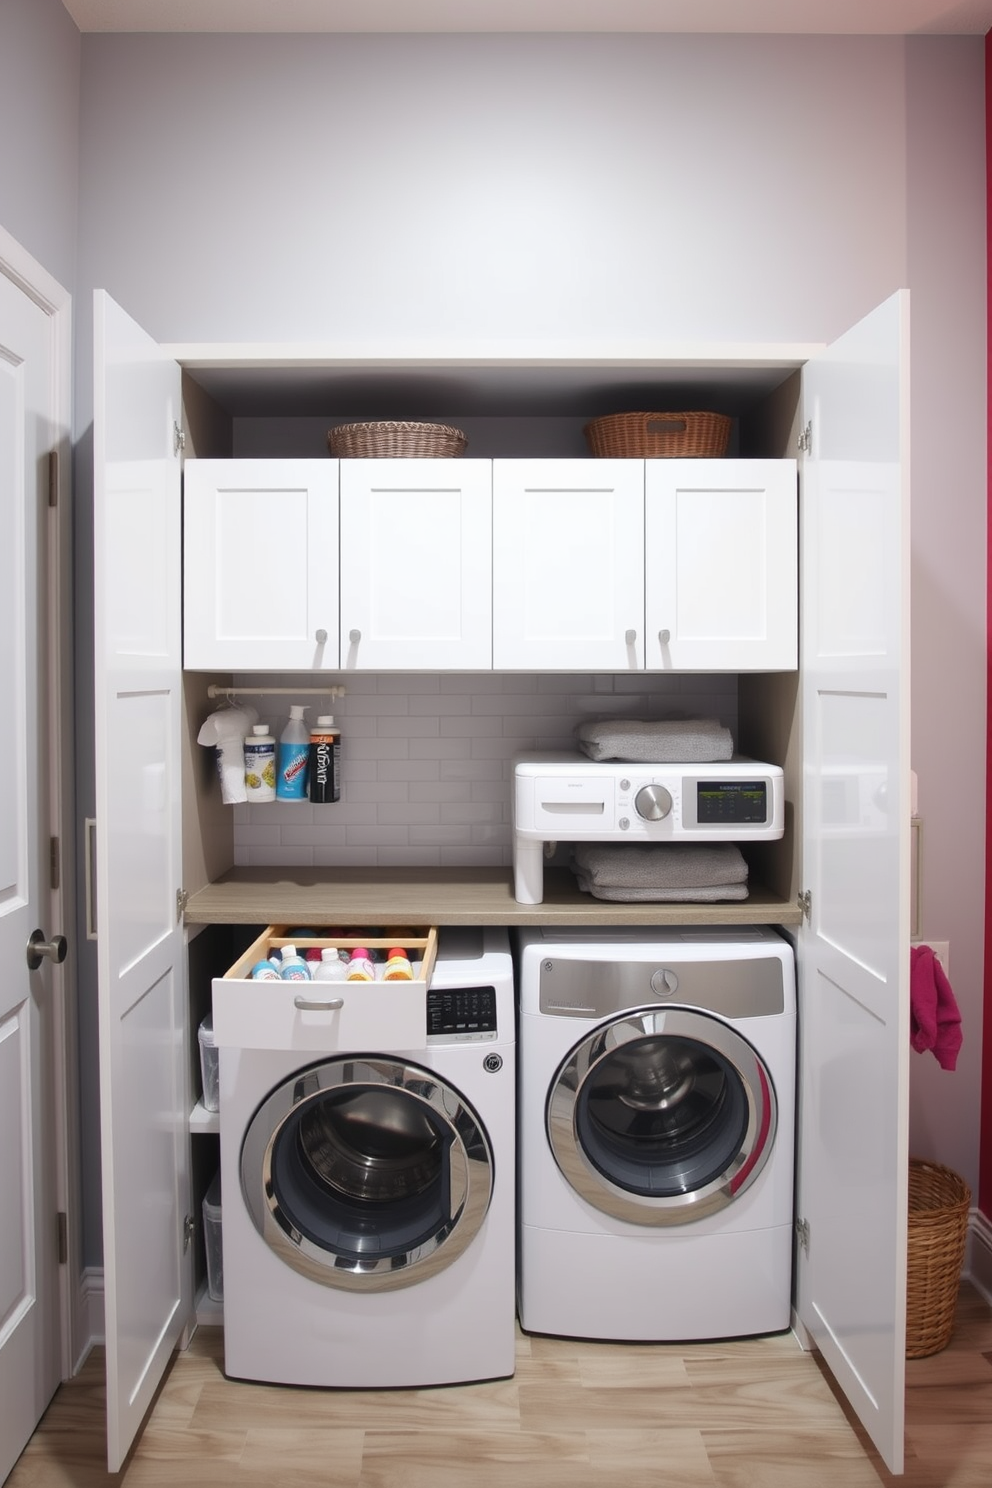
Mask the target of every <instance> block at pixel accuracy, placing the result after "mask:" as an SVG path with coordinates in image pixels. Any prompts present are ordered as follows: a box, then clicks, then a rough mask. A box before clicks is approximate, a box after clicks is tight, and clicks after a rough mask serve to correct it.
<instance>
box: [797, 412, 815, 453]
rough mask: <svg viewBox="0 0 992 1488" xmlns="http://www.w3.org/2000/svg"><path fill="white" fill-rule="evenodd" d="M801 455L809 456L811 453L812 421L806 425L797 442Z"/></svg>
mask: <svg viewBox="0 0 992 1488" xmlns="http://www.w3.org/2000/svg"><path fill="white" fill-rule="evenodd" d="M797 443H798V445H799V450H800V453H801V454H804V455H811V454H812V453H813V424H812V420H811V421H810V422H809V423H808V424H807V425H806V427H805V429H804V430H803V432H802V433H801V434H800V436H799V439H798V441H797Z"/></svg>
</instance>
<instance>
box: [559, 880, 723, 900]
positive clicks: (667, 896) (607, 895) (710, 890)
mask: <svg viewBox="0 0 992 1488" xmlns="http://www.w3.org/2000/svg"><path fill="white" fill-rule="evenodd" d="M576 879H577V881H578V885H579V888H580V889H582V891H583V892H584V893H586V894H591V895H592V896H593V898H594V899H612V900H615V901H617V902H618V903H624V904H676V903H678V904H712V903H714V902H715V901H717V900H720V899H746V898H747V894H748V889H747V884H710V885H706V886H700V887H699V888H694V889H692V888H683V889H625V888H623V887H621V886H620V885H619V884H593V883H590V882H589V880H588V879H587V878H586V877H585V876H584V875H583V874H581V873H579V874H577V875H576Z"/></svg>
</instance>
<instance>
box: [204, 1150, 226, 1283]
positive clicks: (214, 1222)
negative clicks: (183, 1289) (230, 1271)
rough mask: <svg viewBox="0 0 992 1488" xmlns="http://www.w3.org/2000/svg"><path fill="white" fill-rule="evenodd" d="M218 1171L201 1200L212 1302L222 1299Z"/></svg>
mask: <svg viewBox="0 0 992 1488" xmlns="http://www.w3.org/2000/svg"><path fill="white" fill-rule="evenodd" d="M222 1236H223V1231H222V1222H221V1204H220V1173H219V1172H218V1173H215V1174H214V1179H213V1182H212V1183H211V1185H210V1187H209V1188H208V1189H207V1192H206V1195H205V1196H204V1200H203V1240H204V1244H205V1246H206V1251H207V1295H208V1296H209V1298H210V1300H211V1301H212V1302H223V1300H224V1251H223V1244H222Z"/></svg>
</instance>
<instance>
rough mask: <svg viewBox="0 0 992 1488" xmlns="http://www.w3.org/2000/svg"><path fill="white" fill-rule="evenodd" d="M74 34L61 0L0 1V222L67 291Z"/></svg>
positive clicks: (73, 166) (74, 156)
mask: <svg viewBox="0 0 992 1488" xmlns="http://www.w3.org/2000/svg"><path fill="white" fill-rule="evenodd" d="M80 40H81V39H80V35H79V32H78V31H77V30H76V27H75V24H74V22H73V21H72V20H71V19H70V17H69V14H68V12H67V11H66V9H65V7H64V6H63V5H62V4H61V0H0V126H2V128H0V136H2V139H3V148H2V149H0V225H2V226H3V227H5V228H6V230H7V232H9V233H10V234H11V235H12V236H13V237H15V238H16V239H17V241H18V242H19V243H20V245H21V247H22V248H26V249H27V251H28V252H29V253H30V254H32V256H33V257H34V258H36V259H37V260H38V262H39V263H40V264H42V265H43V266H44V267H45V268H46V269H47V270H48V272H49V273H50V274H51V275H52V276H53V277H54V278H55V279H57V280H58V281H59V283H60V284H61V285H62V287H63V289H67V290H69V292H70V293H72V291H73V289H74V286H75V282H76V208H77V200H78V185H79V80H80V72H79V69H80V52H81V45H80Z"/></svg>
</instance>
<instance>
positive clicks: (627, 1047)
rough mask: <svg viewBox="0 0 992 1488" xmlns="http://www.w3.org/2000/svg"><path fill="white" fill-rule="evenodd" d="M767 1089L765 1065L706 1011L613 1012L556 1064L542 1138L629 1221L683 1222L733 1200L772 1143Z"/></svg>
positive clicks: (564, 1165) (591, 1193) (572, 1179)
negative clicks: (616, 1014) (618, 1014)
mask: <svg viewBox="0 0 992 1488" xmlns="http://www.w3.org/2000/svg"><path fill="white" fill-rule="evenodd" d="M775 1119H776V1107H775V1093H774V1089H773V1086H772V1082H771V1077H770V1075H769V1074H768V1071H767V1070H766V1068H765V1066H764V1064H763V1063H762V1061H761V1060H760V1059H759V1058H758V1056H757V1054H756V1053H755V1051H754V1050H753V1049H752V1048H751V1046H750V1045H749V1044H748V1043H747V1042H746V1041H745V1040H744V1039H742V1038H741V1037H740V1036H739V1035H738V1034H737V1033H735V1032H734V1030H733V1029H730V1028H728V1027H727V1025H726V1024H725V1023H722V1022H721V1021H720V1020H718V1019H715V1018H711V1017H709V1016H708V1015H707V1014H705V1013H698V1012H693V1011H689V1010H667V1009H666V1010H663V1011H656V1012H648V1013H640V1014H635V1015H629V1016H627V1017H623V1018H618V1019H615V1020H614V1021H613V1022H611V1023H608V1024H606V1025H603V1026H601V1027H600V1028H598V1029H597V1030H596V1031H595V1032H594V1033H593V1034H591V1035H589V1036H588V1037H587V1038H586V1039H584V1040H583V1041H582V1042H581V1043H580V1044H579V1045H578V1046H577V1047H576V1048H575V1049H573V1050H572V1052H571V1053H570V1054H569V1056H568V1057H567V1059H566V1060H565V1061H564V1063H563V1064H562V1066H561V1068H560V1069H559V1071H558V1073H557V1075H556V1078H555V1080H554V1082H553V1085H552V1088H551V1092H550V1095H549V1100H548V1137H549V1140H550V1142H551V1146H552V1150H553V1152H554V1155H555V1159H556V1161H557V1162H558V1165H559V1167H560V1168H561V1170H562V1172H563V1174H564V1175H565V1177H566V1178H567V1179H568V1181H569V1183H570V1184H571V1185H572V1187H573V1188H575V1189H576V1190H577V1192H579V1193H580V1194H581V1195H582V1196H583V1198H585V1199H587V1200H588V1202H589V1203H591V1204H593V1205H594V1206H595V1207H596V1208H597V1209H600V1210H602V1211H603V1212H605V1213H607V1214H612V1215H614V1216H616V1217H618V1218H621V1219H628V1220H632V1221H633V1222H634V1223H636V1224H650V1225H663V1224H685V1223H686V1222H687V1221H688V1220H692V1219H700V1218H702V1217H703V1216H704V1215H707V1214H712V1213H714V1212H715V1211H717V1210H718V1209H721V1208H723V1207H725V1206H726V1205H727V1204H730V1203H732V1202H733V1201H734V1200H735V1199H736V1198H737V1197H739V1196H740V1194H742V1193H744V1192H745V1191H746V1189H747V1188H748V1187H749V1186H750V1184H751V1183H753V1182H754V1180H755V1178H756V1177H757V1176H758V1173H759V1172H760V1171H761V1168H762V1167H763V1165H764V1163H765V1162H766V1161H767V1158H768V1156H769V1154H770V1152H771V1149H772V1142H773V1140H774V1133H775Z"/></svg>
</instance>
